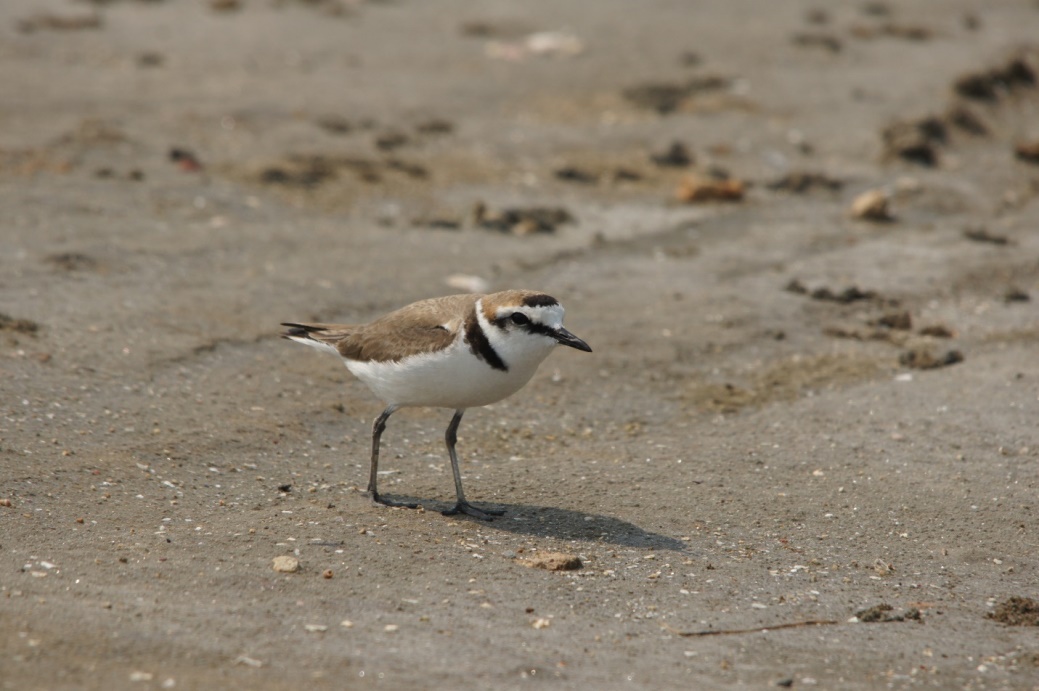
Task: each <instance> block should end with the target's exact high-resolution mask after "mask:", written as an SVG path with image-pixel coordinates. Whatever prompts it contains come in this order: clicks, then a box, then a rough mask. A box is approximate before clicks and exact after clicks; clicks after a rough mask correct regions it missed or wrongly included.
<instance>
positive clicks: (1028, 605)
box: [987, 595, 1039, 626]
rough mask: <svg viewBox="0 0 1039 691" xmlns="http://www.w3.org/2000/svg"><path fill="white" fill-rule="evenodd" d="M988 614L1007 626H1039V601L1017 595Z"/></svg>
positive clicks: (1004, 601) (990, 617)
mask: <svg viewBox="0 0 1039 691" xmlns="http://www.w3.org/2000/svg"><path fill="white" fill-rule="evenodd" d="M987 616H988V618H989V619H994V620H995V621H998V622H1000V623H1001V624H1006V625H1007V626H1039V602H1036V601H1035V600H1033V599H1032V598H1030V597H1019V596H1016V595H1015V596H1013V597H1008V598H1007V599H1006V600H1003V602H1000V603H999V604H998V605H996V609H995V610H994V611H992V612H990V613H989V614H988V615H987Z"/></svg>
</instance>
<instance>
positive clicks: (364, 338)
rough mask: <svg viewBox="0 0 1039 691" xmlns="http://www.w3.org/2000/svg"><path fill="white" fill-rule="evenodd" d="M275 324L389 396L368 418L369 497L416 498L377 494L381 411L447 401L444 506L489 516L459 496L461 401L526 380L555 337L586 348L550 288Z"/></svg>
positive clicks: (385, 414)
mask: <svg viewBox="0 0 1039 691" xmlns="http://www.w3.org/2000/svg"><path fill="white" fill-rule="evenodd" d="M282 326H287V327H289V328H288V331H286V332H285V333H283V334H282V336H283V337H284V338H288V339H290V340H293V341H297V342H299V343H303V344H305V345H308V346H312V347H314V348H318V349H319V350H327V351H329V352H331V353H335V354H336V355H339V356H340V357H341V358H343V362H344V363H345V364H346V367H347V369H349V370H350V372H352V373H353V374H354V376H356V377H357V378H358V379H360V380H361V381H363V382H364V383H365V384H367V385H368V388H369V389H371V390H372V392H373V393H374V394H375V395H376V396H378V397H379V398H381V399H382V400H383V401H384V402H385V403H386V404H387V406H386V409H385V410H383V411H382V414H381V415H379V417H377V418H376V419H375V424H374V425H373V426H372V460H371V467H370V470H369V475H368V493H369V495H371V498H372V499H373V500H374V501H376V502H378V503H380V504H386V505H388V506H406V507H408V508H415V507H416V506H417V505H415V504H405V503H400V502H393V501H390V500H388V499H385V498H383V497H381V496H380V495H379V491H378V488H377V487H376V479H377V477H378V469H379V439H380V437H381V436H382V432H383V430H384V429H386V420H387V419H389V417H390V415H392V414H393V413H394V412H395V411H396V410H398V409H399V408H403V407H405V406H428V407H436V408H452V409H454V411H455V414H454V417H453V418H451V423H450V424H449V425H448V426H447V433H446V435H445V439H446V441H447V452H448V454H449V455H450V456H451V471H452V472H453V473H454V478H455V494H456V496H457V503H456V504H455V505H454V507H453V508H451V509H450V510H448V511H444V512H443V513H444V515H445V516H450V515H453V514H457V513H464V514H468V515H470V516H475V517H476V518H481V519H484V520H491V519H492V516H500V515H501V514H502V513H504V512H503V511H495V510H490V509H482V510H481V509H478V508H476V507H475V506H473V505H472V504H470V503H469V502H468V501H466V499H465V494H464V493H463V492H462V476H461V473H460V472H459V470H458V455H457V454H456V453H455V442H456V440H457V432H458V423H459V422H461V420H462V414H463V413H465V410H466V408H474V407H477V406H484V405H489V404H491V403H496V402H497V401H500V400H502V399H503V398H506V397H508V396H511V395H512V394H514V393H516V392H517V391H519V390H520V389H521V388H523V385H524V384H526V383H527V382H528V381H530V378H531V377H532V376H533V375H534V372H535V371H536V370H537V368H538V365H540V364H541V361H542V360H544V359H545V358H546V357H548V354H549V353H550V352H552V349H553V348H554V347H555V346H556V345H559V344H562V345H565V346H570V347H571V348H577V349H578V350H583V351H585V352H589V353H590V352H592V349H591V348H590V347H589V346H588V344H587V343H585V342H584V341H582V340H581V339H580V338H578V337H577V336H575V335H573V334H572V333H570V332H569V331H567V330H566V329H565V328H563V306H562V305H560V304H559V301H558V300H556V299H555V298H554V297H552V296H550V295H545V294H544V293H539V292H535V291H530V290H506V291H503V292H500V293H493V294H491V295H451V296H448V297H442V298H432V299H429V300H421V301H419V302H415V303H412V304H410V305H408V306H407V307H402V308H401V309H399V310H397V311H395V312H391V313H389V314H387V315H386V316H384V317H381V318H379V319H376V320H375V321H373V322H371V323H369V324H363V325H353V324H293V323H284V324H282Z"/></svg>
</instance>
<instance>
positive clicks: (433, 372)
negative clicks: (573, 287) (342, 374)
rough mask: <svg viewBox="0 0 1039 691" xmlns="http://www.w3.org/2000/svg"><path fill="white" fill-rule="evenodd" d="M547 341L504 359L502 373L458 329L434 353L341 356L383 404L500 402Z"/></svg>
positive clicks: (533, 366)
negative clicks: (378, 358) (391, 358)
mask: <svg viewBox="0 0 1039 691" xmlns="http://www.w3.org/2000/svg"><path fill="white" fill-rule="evenodd" d="M551 345H552V344H548V346H547V347H536V348H533V349H525V350H524V351H523V353H522V357H513V358H512V361H511V362H508V364H509V369H508V371H504V372H503V371H501V370H497V369H494V368H492V367H491V366H490V365H488V364H487V363H486V362H484V361H483V360H480V359H479V358H477V357H476V356H475V355H473V353H472V352H471V351H470V350H469V346H468V344H466V343H465V341H464V339H463V338H462V334H459V337H458V338H457V339H456V340H455V342H454V343H452V344H451V345H450V346H449V347H447V348H445V349H444V350H441V351H439V352H436V353H430V354H427V355H417V356H414V357H410V358H407V359H406V360H402V361H401V362H359V361H356V360H346V366H347V368H349V370H350V371H351V372H352V373H353V375H354V376H355V377H357V378H358V379H360V380H361V381H363V382H364V383H365V384H367V385H368V388H370V389H371V390H372V392H373V393H374V394H375V395H376V396H378V397H379V398H381V399H382V400H383V401H385V402H386V403H388V404H390V403H396V404H397V405H401V406H432V407H440V408H453V409H462V408H475V407H478V406H484V405H489V404H491V403H495V402H497V401H500V400H502V399H503V398H506V397H508V396H511V395H512V394H514V393H516V392H517V391H519V390H520V389H521V388H523V385H524V384H526V383H527V382H528V381H530V378H531V377H532V376H534V372H536V371H537V368H538V365H540V364H541V362H542V361H543V360H544V359H545V358H546V357H547V356H548V354H549V353H550V352H552V347H551ZM513 355H515V353H513Z"/></svg>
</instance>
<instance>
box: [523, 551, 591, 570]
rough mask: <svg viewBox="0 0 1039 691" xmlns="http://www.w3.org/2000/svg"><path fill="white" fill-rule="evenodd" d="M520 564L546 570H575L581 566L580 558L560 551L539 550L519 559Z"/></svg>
mask: <svg viewBox="0 0 1039 691" xmlns="http://www.w3.org/2000/svg"><path fill="white" fill-rule="evenodd" d="M519 563H520V564H523V565H524V566H526V567H529V568H532V569H545V570H546V571H576V570H577V569H579V568H581V558H580V557H578V556H575V555H573V554H563V553H562V552H539V553H537V554H535V555H534V556H532V557H527V558H526V559H520V560H519Z"/></svg>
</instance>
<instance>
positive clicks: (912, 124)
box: [881, 116, 949, 167]
mask: <svg viewBox="0 0 1039 691" xmlns="http://www.w3.org/2000/svg"><path fill="white" fill-rule="evenodd" d="M881 137H882V138H883V140H884V152H885V156H886V157H887V158H900V159H902V160H905V161H909V162H910V163H916V164H919V165H922V166H927V167H934V166H936V165H938V147H939V146H941V145H943V144H945V143H946V142H947V141H948V139H949V131H948V128H947V127H946V125H945V122H944V121H943V120H942V119H941V118H938V117H935V116H929V117H926V118H921V119H919V120H910V121H904V122H896V123H893V124H891V125H889V126H888V127H886V128H885V129H884V131H883V132H882V133H881Z"/></svg>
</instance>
